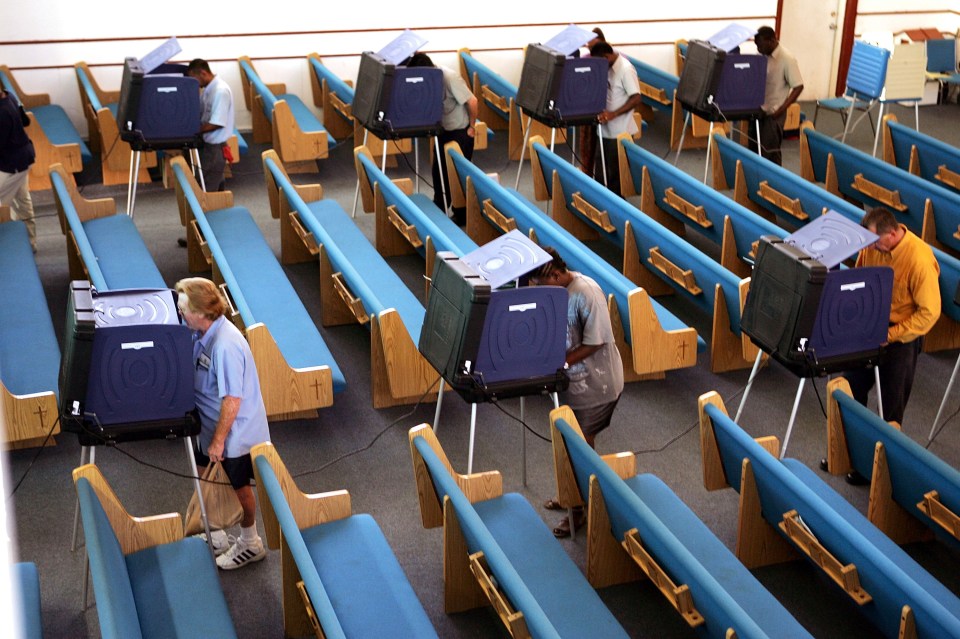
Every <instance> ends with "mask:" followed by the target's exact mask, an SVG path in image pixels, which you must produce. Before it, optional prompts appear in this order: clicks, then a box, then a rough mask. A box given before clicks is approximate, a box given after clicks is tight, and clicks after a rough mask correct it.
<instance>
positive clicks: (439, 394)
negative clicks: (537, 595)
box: [433, 377, 444, 434]
mask: <svg viewBox="0 0 960 639" xmlns="http://www.w3.org/2000/svg"><path fill="white" fill-rule="evenodd" d="M443 382H444V380H443V378H442V377H441V378H440V390H439V391H438V392H437V410H436V412H434V413H433V432H434V434H436V432H437V429H438V428H439V427H440V407H441V406H443Z"/></svg>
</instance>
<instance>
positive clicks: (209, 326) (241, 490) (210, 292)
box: [176, 277, 270, 570]
mask: <svg viewBox="0 0 960 639" xmlns="http://www.w3.org/2000/svg"><path fill="white" fill-rule="evenodd" d="M176 291H177V293H178V299H177V308H179V309H180V313H181V315H182V316H183V321H184V323H185V324H186V325H187V327H188V328H190V329H191V330H192V331H194V341H193V357H194V359H195V362H196V366H195V373H194V393H195V395H196V402H197V410H198V412H199V413H200V451H199V456H198V457H199V459H198V462H200V463H201V464H202V465H206V464H209V463H211V462H221V463H222V464H223V469H224V471H225V472H226V474H227V476H228V477H229V478H230V485H231V486H233V489H234V490H235V491H236V493H237V499H239V500H240V505H241V507H242V508H243V519H242V520H241V522H240V537H239V538H238V539H237V540H236V541H235V542H231V541H230V539H229V537H228V536H227V535H226V533H225V532H224V531H215V532H212V533H211V535H212V537H213V539H212V542H213V544H212V545H213V548H214V552H215V553H216V554H217V555H218V556H217V566H219V567H220V568H221V569H223V570H234V569H236V568H241V567H243V566H245V565H247V564H249V563H253V562H257V561H260V560H262V559H263V558H264V557H266V556H267V551H266V548H264V546H263V540H261V539H260V535H259V534H258V533H257V501H256V497H255V496H254V494H253V488H252V487H251V486H250V481H251V480H252V479H253V460H252V459H251V457H250V448H251V447H253V446H254V445H255V444H259V443H261V442H266V441H270V429H269V426H268V424H267V411H266V408H265V407H264V405H263V398H262V396H261V395H260V380H259V378H258V377H257V368H256V365H255V364H254V361H253V353H252V352H251V351H250V346H249V345H248V344H247V340H246V339H245V338H244V336H243V334H242V333H241V332H240V330H239V329H238V328H237V327H236V326H234V325H233V323H231V322H230V321H229V320H228V319H227V318H226V316H225V312H226V309H227V302H226V300H224V298H223V296H222V295H221V294H220V291H219V289H218V288H217V286H216V284H214V283H213V282H211V281H210V280H208V279H205V278H202V277H189V278H186V279H182V280H180V281H179V282H177V285H176ZM204 453H205V454H204Z"/></svg>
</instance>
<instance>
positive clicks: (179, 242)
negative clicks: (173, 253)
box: [177, 237, 187, 248]
mask: <svg viewBox="0 0 960 639" xmlns="http://www.w3.org/2000/svg"><path fill="white" fill-rule="evenodd" d="M177 246H179V247H180V248H187V238H185V237H178V238H177Z"/></svg>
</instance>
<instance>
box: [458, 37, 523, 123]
mask: <svg viewBox="0 0 960 639" xmlns="http://www.w3.org/2000/svg"><path fill="white" fill-rule="evenodd" d="M460 58H461V59H462V60H463V63H464V66H466V68H467V73H469V74H470V76H471V79H470V80H468V81H467V84H468V85H469V86H470V87H471V89H472V88H473V80H472V77H473V74H474V73H476V74H477V77H478V78H479V80H480V85H481V86H483V85H486V86H488V87H489V88H490V90H491V91H492V92H493V93H495V94H497V95H499V96H500V97H502V98H504V99H506V100H507V101H509V100H510V99H511V98H512V99H513V100H516V98H517V87H515V86H513V85H512V84H510V83H509V82H507V81H506V80H505V79H503V77H501V76H500V75H499V74H497V73H495V72H494V71H493V70H491V69H490V68H489V67H487V66H486V65H484V64H483V63H482V62H480V61H478V60H477V59H476V58H474V57H473V56H472V55H470V54H469V53H467V52H465V51H461V52H460ZM477 97H481V96H477ZM487 105H488V106H489V107H490V108H491V109H493V110H494V111H496V112H497V113H499V114H500V116H501V117H503V118H504V119H505V120H506V119H509V118H510V114H509V113H507V112H506V111H504V110H502V109H501V108H500V106H499V105H496V104H491V103H490V102H489V101H487Z"/></svg>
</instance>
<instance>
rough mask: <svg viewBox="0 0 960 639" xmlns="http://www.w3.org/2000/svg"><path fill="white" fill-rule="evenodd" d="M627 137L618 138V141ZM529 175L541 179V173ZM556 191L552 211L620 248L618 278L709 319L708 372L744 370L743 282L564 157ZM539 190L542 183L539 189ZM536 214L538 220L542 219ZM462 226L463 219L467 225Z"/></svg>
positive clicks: (749, 359) (539, 152)
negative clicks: (686, 304)
mask: <svg viewBox="0 0 960 639" xmlns="http://www.w3.org/2000/svg"><path fill="white" fill-rule="evenodd" d="M628 138H629V136H621V139H620V140H619V142H620V143H621V144H626V143H628ZM530 147H531V149H532V150H531V158H534V160H533V161H534V162H537V161H539V158H541V157H543V158H548V157H554V158H555V157H556V156H548V155H547V154H548V153H549V151H548V150H547V149H546V147H545V146H544V145H543V142H542V140H539V139H534V140H533V141H531V143H530ZM534 167H535V170H534V171H533V173H534V176H535V177H536V176H543V177H544V178H545V177H546V172H545V171H543V170H536V165H534ZM551 168H552V174H553V175H552V179H553V180H554V185H553V192H554V193H555V194H556V193H558V192H559V193H562V197H558V196H556V195H555V197H554V199H553V201H554V202H555V203H557V206H554V207H553V210H552V216H553V218H554V219H555V220H558V221H559V223H560V225H561V226H564V227H566V228H567V229H571V228H573V229H576V228H577V227H579V228H580V229H582V230H581V231H579V232H576V231H575V232H576V234H577V235H578V236H579V237H584V233H588V232H589V233H595V234H596V236H599V237H600V238H603V239H604V240H605V241H608V242H610V243H612V244H614V245H615V246H617V247H618V248H620V249H622V250H623V269H624V275H626V276H627V277H628V278H630V279H631V280H632V281H634V282H636V283H637V284H639V285H640V286H642V287H643V288H644V289H646V290H647V291H649V292H650V293H651V294H653V295H658V294H667V293H671V292H675V293H676V294H678V295H680V296H682V297H683V298H684V299H685V300H688V301H690V302H691V303H692V304H694V305H695V306H696V307H697V308H698V309H699V310H700V311H701V312H703V313H705V314H706V315H707V317H709V318H711V322H712V331H711V340H710V367H711V370H712V371H713V372H722V371H728V370H736V369H739V368H747V367H749V366H751V365H752V364H753V361H754V360H755V359H756V355H757V352H758V351H757V347H756V346H754V344H753V343H752V342H751V341H750V339H749V337H747V335H746V334H745V333H743V332H742V331H741V330H740V311H741V309H742V308H743V304H744V302H745V299H746V294H747V290H748V289H749V286H750V280H749V279H742V278H740V277H738V276H737V275H735V274H734V273H732V272H731V271H729V270H727V269H726V268H724V267H723V266H721V265H720V264H718V263H717V262H716V261H714V260H713V259H712V258H710V257H708V256H707V255H705V254H704V253H702V252H701V251H699V250H698V249H697V248H695V247H694V246H692V245H691V244H690V243H689V242H687V241H686V240H684V239H683V238H681V237H678V236H677V235H676V234H675V233H673V232H672V231H670V230H669V229H667V228H665V227H663V226H662V225H660V224H659V223H657V222H656V221H655V220H653V219H651V218H650V217H649V216H647V215H645V214H644V213H643V212H642V211H640V210H638V209H637V208H636V207H634V206H633V205H632V204H630V203H629V202H627V201H626V200H624V199H623V198H620V197H618V196H617V195H615V194H613V193H612V192H611V191H609V190H608V189H606V188H604V187H603V186H602V185H601V184H599V183H597V182H596V181H595V180H592V179H590V178H589V177H588V176H587V175H585V174H584V173H583V172H581V171H579V170H577V169H576V168H575V167H574V166H573V165H571V164H569V163H567V162H559V161H558V162H555V163H554V164H552V165H551ZM544 188H545V187H544ZM537 213H538V217H543V216H542V214H539V211H538V212H537ZM468 223H469V222H468Z"/></svg>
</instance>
